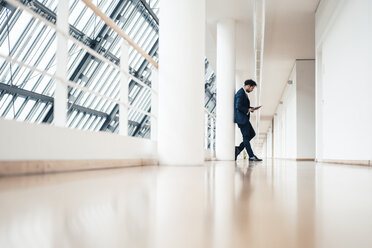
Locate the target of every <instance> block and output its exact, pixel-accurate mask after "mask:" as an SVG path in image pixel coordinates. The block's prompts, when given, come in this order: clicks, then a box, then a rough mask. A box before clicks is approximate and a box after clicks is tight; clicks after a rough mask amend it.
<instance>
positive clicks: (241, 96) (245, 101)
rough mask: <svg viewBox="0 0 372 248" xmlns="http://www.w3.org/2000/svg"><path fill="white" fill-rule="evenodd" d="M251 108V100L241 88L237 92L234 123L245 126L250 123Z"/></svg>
mask: <svg viewBox="0 0 372 248" xmlns="http://www.w3.org/2000/svg"><path fill="white" fill-rule="evenodd" d="M250 107H251V105H250V102H249V98H248V96H247V94H246V93H245V91H244V89H243V88H241V89H240V90H238V92H236V94H235V98H234V122H235V123H237V124H240V125H245V124H247V123H248V122H249V117H250V112H249V108H250Z"/></svg>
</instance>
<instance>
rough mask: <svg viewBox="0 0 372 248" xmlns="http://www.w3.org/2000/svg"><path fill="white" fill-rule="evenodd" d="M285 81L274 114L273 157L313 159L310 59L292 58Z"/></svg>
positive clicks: (313, 130)
mask: <svg viewBox="0 0 372 248" xmlns="http://www.w3.org/2000/svg"><path fill="white" fill-rule="evenodd" d="M289 80H291V81H292V84H287V85H286V88H285V90H284V92H283V95H282V97H281V102H282V103H280V104H279V105H278V108H277V110H276V115H275V116H274V127H273V128H274V157H276V158H287V159H304V158H305V159H314V158H315V62H314V60H311V59H310V60H296V63H295V66H294V67H293V70H292V72H291V74H290V76H289ZM268 136H269V134H268ZM270 136H271V135H270Z"/></svg>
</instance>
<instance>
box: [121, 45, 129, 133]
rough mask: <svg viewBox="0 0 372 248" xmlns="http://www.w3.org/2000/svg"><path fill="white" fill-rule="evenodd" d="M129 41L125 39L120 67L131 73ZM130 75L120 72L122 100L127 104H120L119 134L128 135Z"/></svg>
mask: <svg viewBox="0 0 372 248" xmlns="http://www.w3.org/2000/svg"><path fill="white" fill-rule="evenodd" d="M128 46H129V45H128V42H127V41H125V40H123V41H122V44H121V47H120V49H121V51H120V69H121V70H123V71H125V72H127V73H129V62H128V60H129V47H128ZM128 81H129V78H128V75H127V74H126V73H124V72H120V101H121V102H123V103H124V104H125V106H124V105H123V104H120V105H119V134H120V135H125V136H127V135H128V104H129V102H128Z"/></svg>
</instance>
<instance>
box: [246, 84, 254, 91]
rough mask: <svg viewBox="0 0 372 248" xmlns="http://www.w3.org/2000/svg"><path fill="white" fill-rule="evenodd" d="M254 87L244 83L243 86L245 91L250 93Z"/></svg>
mask: <svg viewBox="0 0 372 248" xmlns="http://www.w3.org/2000/svg"><path fill="white" fill-rule="evenodd" d="M254 87H255V86H250V85H246V86H245V87H244V88H245V91H246V92H247V93H250V92H252V91H253V90H254Z"/></svg>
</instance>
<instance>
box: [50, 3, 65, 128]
mask: <svg viewBox="0 0 372 248" xmlns="http://www.w3.org/2000/svg"><path fill="white" fill-rule="evenodd" d="M68 4H69V1H66V0H59V1H58V6H57V23H56V25H57V28H59V29H61V30H62V32H63V33H64V34H61V33H59V32H57V48H58V49H57V51H56V62H57V66H56V76H57V77H58V78H59V79H58V80H56V90H55V92H54V106H53V108H54V109H53V115H54V120H53V122H54V124H55V125H56V126H60V127H64V126H66V123H67V85H66V84H65V83H64V82H66V81H67V80H68V78H67V64H68V50H67V38H66V37H65V36H64V35H67V34H68V16H69V9H68Z"/></svg>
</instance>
